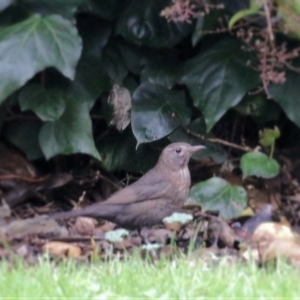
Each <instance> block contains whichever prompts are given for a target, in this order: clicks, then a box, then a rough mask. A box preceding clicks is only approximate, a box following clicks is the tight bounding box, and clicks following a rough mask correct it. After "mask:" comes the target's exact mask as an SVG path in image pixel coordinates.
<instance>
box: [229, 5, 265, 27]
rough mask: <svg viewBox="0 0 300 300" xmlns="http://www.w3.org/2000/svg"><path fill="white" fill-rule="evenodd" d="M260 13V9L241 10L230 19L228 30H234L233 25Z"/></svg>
mask: <svg viewBox="0 0 300 300" xmlns="http://www.w3.org/2000/svg"><path fill="white" fill-rule="evenodd" d="M259 11H260V7H254V8H249V9H243V10H240V11H239V12H237V13H236V14H234V15H233V16H232V17H231V18H230V20H229V23H228V28H229V29H232V27H233V25H235V24H236V23H237V22H238V21H240V20H241V19H243V18H245V17H248V16H252V15H256V14H258V13H259Z"/></svg>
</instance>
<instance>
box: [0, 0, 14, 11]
mask: <svg viewBox="0 0 300 300" xmlns="http://www.w3.org/2000/svg"><path fill="white" fill-rule="evenodd" d="M13 2H14V0H0V11H2V10H4V9H5V8H7V7H8V6H10V5H11V4H13Z"/></svg>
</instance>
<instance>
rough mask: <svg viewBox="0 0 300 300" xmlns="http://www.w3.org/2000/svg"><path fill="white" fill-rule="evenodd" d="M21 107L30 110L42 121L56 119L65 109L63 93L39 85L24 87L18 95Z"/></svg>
mask: <svg viewBox="0 0 300 300" xmlns="http://www.w3.org/2000/svg"><path fill="white" fill-rule="evenodd" d="M19 103H20V107H21V109H22V110H23V111H24V110H32V111H33V112H35V113H36V114H37V115H38V116H39V118H40V119H41V120H42V121H56V120H58V119H59V118H60V117H61V115H62V114H63V112H64V110H65V101H64V93H63V92H61V91H60V90H55V89H51V90H46V89H45V88H43V87H42V86H39V85H30V86H28V87H26V88H25V89H24V90H23V91H22V92H21V93H20V96H19Z"/></svg>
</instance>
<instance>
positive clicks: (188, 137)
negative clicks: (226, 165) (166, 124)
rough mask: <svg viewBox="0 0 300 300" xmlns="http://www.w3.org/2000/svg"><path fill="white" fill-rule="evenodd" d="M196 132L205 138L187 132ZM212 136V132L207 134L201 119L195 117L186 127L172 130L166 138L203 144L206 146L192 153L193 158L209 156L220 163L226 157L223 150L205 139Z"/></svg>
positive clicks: (198, 158)
mask: <svg viewBox="0 0 300 300" xmlns="http://www.w3.org/2000/svg"><path fill="white" fill-rule="evenodd" d="M188 131H191V132H192V133H196V134H198V135H202V136H203V137H205V139H200V138H197V137H195V136H194V135H192V134H190V133H188ZM211 137H213V136H212V134H207V132H206V127H205V124H204V120H203V119H196V120H194V121H193V122H191V123H190V124H189V125H187V126H186V128H182V127H179V128H178V129H176V130H175V131H174V132H172V133H171V134H170V135H169V136H168V138H169V140H170V141H171V142H186V143H189V144H191V145H199V144H200V145H204V146H205V147H206V148H205V149H202V150H201V151H198V152H196V153H195V154H193V156H192V157H193V158H194V159H197V160H200V159H203V158H207V157H211V158H212V159H213V161H215V162H217V163H222V162H224V160H225V159H226V154H225V151H224V150H223V149H222V147H221V146H220V145H218V144H214V143H210V142H208V141H207V140H206V139H207V138H211Z"/></svg>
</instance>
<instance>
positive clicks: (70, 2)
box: [18, 0, 85, 17]
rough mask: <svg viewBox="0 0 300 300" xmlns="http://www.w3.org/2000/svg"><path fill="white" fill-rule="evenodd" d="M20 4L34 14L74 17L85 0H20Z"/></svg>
mask: <svg viewBox="0 0 300 300" xmlns="http://www.w3.org/2000/svg"><path fill="white" fill-rule="evenodd" d="M18 2H19V4H21V5H22V6H23V7H25V9H26V10H30V11H31V12H33V13H41V14H60V15H64V16H68V17H72V16H73V14H74V13H75V11H76V9H77V7H78V6H79V5H82V4H83V3H84V2H85V0H67V1H66V0H50V1H49V0H19V1H18Z"/></svg>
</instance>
